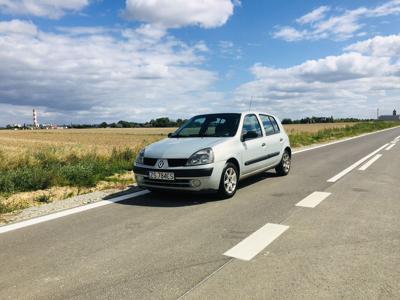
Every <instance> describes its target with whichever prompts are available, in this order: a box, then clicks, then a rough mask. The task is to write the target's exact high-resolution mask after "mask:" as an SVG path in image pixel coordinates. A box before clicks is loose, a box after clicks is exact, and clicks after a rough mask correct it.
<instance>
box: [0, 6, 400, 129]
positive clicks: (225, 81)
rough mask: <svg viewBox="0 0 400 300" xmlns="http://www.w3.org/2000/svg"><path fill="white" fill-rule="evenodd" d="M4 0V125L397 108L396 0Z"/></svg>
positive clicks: (0, 61)
mask: <svg viewBox="0 0 400 300" xmlns="http://www.w3.org/2000/svg"><path fill="white" fill-rule="evenodd" d="M49 3H50V2H49V1H44V0H35V1H34V0H13V1H11V0H0V66H1V67H0V125H4V124H8V123H30V122H31V120H30V119H31V110H32V108H33V107H35V108H37V109H38V110H39V112H40V121H41V122H54V123H70V122H74V123H75V122H81V123H84V122H86V123H91V122H101V121H107V122H112V121H118V120H121V119H123V120H131V121H144V120H149V119H151V118H155V117H160V116H169V117H172V118H178V117H189V116H191V115H193V114H197V113H207V112H215V111H240V110H246V108H247V107H248V103H249V101H250V99H251V98H253V102H254V107H255V108H256V109H258V110H263V111H268V112H271V113H274V114H276V115H278V116H280V117H281V118H284V117H291V118H300V117H305V116H311V115H318V116H319V115H323V116H330V115H333V116H335V117H350V116H354V117H362V118H371V117H374V116H375V115H376V109H377V108H378V107H379V108H380V109H381V111H383V112H386V113H390V112H391V110H393V108H395V107H397V108H398V110H400V59H399V58H400V32H399V29H400V18H399V16H400V1H399V0H386V1H281V0H280V1H267V0H266V1H256V0H254V1H244V0H243V1H238V0H235V1H233V0H232V1H231V0H202V1H200V0H199V1H187V0H176V1H169V0H151V1H150V0H149V1H143V0H126V1H105V0H92V1H90V0H71V1H62V0H55V1H51V4H49Z"/></svg>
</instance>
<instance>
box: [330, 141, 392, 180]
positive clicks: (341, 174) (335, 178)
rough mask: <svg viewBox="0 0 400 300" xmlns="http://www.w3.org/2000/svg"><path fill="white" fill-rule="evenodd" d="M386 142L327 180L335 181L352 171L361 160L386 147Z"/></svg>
mask: <svg viewBox="0 0 400 300" xmlns="http://www.w3.org/2000/svg"><path fill="white" fill-rule="evenodd" d="M387 145H388V144H385V145H383V146H382V147H380V148H378V149H376V150H375V151H374V152H372V153H370V154H368V155H367V156H364V157H363V158H361V159H360V160H359V161H357V162H355V163H354V164H352V165H351V166H350V167H348V168H347V169H344V170H343V171H342V172H340V173H339V174H337V175H335V176H333V177H332V178H330V179H328V182H336V181H338V180H339V179H340V178H342V177H343V176H345V175H347V174H348V173H350V172H351V171H353V170H354V169H355V168H357V167H358V166H359V165H361V164H362V163H363V162H365V161H366V160H368V159H369V158H370V157H372V156H374V155H375V154H377V153H378V152H379V151H381V150H382V149H383V148H386V147H387Z"/></svg>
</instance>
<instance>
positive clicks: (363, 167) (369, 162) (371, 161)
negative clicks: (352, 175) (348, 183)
mask: <svg viewBox="0 0 400 300" xmlns="http://www.w3.org/2000/svg"><path fill="white" fill-rule="evenodd" d="M381 156H382V154H377V155H375V156H374V157H373V158H372V159H370V160H369V161H367V162H366V163H365V164H363V165H362V166H361V167H360V168H359V169H358V170H360V171H365V170H366V169H368V168H369V167H370V166H371V165H372V164H373V163H374V162H376V161H377V160H378V159H380V158H381Z"/></svg>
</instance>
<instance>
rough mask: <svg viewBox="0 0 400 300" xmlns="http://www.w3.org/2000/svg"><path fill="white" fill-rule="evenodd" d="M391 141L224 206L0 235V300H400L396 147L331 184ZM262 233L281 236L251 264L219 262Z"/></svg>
mask: <svg viewBox="0 0 400 300" xmlns="http://www.w3.org/2000/svg"><path fill="white" fill-rule="evenodd" d="M398 136H400V128H396V129H393V130H388V131H384V132H380V133H376V134H372V135H368V136H364V137H360V138H357V139H353V140H349V141H346V142H342V143H338V144H334V145H330V146H327V147H323V148H319V149H314V150H311V151H307V152H302V153H298V154H296V155H294V157H293V168H292V171H291V173H290V175H289V176H287V177H277V176H275V174H274V172H273V171H271V172H268V173H265V174H261V175H259V176H256V177H255V178H251V179H249V180H246V181H244V182H242V183H241V185H240V189H239V190H238V192H237V194H236V196H235V197H234V198H233V199H229V200H224V201H217V200H215V199H214V198H213V197H209V196H194V195H183V196H182V195H165V196H156V195H152V194H147V195H144V196H139V197H135V198H132V199H128V200H126V201H122V202H119V203H115V204H111V205H107V206H104V207H99V208H95V209H91V210H88V211H85V212H81V213H77V214H73V215H70V216H66V217H63V218H58V219H55V220H52V221H48V222H44V223H41V224H37V225H33V226H29V227H26V228H21V229H18V230H14V231H10V232H6V233H2V234H0V299H87V298H91V299H121V298H123V299H177V298H179V297H181V296H183V298H187V299H287V298H291V299H300V298H303V299H315V298H328V299H329V298H331V299H337V298H348V299H349V298H351V299H378V298H381V299H387V298H393V299H399V298H400V251H399V249H400V218H399V216H400V142H397V144H395V145H394V146H393V147H392V148H390V150H386V148H387V147H385V149H382V150H380V151H379V152H377V154H381V155H382V156H381V157H379V158H378V159H377V158H375V159H376V161H375V162H374V163H373V164H371V165H370V166H369V167H368V168H366V169H365V170H364V171H361V170H358V169H359V167H361V166H363V165H364V164H365V163H368V161H370V159H372V158H374V157H375V156H371V157H370V158H369V159H368V160H365V162H363V163H362V164H360V165H359V166H357V167H355V168H354V169H353V170H352V171H351V172H349V173H348V174H347V175H345V176H343V177H342V178H340V179H339V180H337V181H336V182H328V179H330V178H332V177H333V176H335V175H336V174H338V173H340V172H342V171H343V170H345V169H346V168H348V167H349V166H351V165H353V164H354V163H355V162H357V161H359V160H360V159H361V158H363V157H365V156H366V155H368V154H370V153H372V152H374V151H375V150H376V149H378V148H380V147H381V146H383V145H384V144H386V143H390V142H391V141H393V140H394V139H395V138H396V137H398ZM388 146H389V145H388ZM316 191H318V192H325V193H329V194H326V195H329V196H328V197H327V198H326V199H325V200H323V201H322V202H320V203H319V204H318V205H316V206H315V207H314V208H310V207H299V206H296V204H297V203H298V202H300V201H301V200H302V199H304V198H306V197H307V196H309V195H310V194H312V193H314V192H316ZM267 223H272V224H280V225H285V226H288V229H287V230H286V231H285V232H283V233H282V234H281V235H280V236H279V237H277V238H276V239H274V240H273V241H272V242H271V243H270V244H269V245H268V246H267V247H266V248H264V249H262V250H261V251H260V252H259V253H258V254H257V255H256V256H254V257H253V258H252V259H250V260H248V261H245V260H241V259H237V258H233V257H228V256H225V255H223V254H224V253H225V252H226V251H227V250H229V249H231V248H232V247H235V246H236V245H237V244H238V243H240V242H241V241H243V240H244V239H246V238H248V237H249V236H250V235H252V233H254V232H255V231H257V230H258V229H260V228H262V227H263V226H264V225H265V224H267ZM259 238H260V236H259ZM262 239H263V235H261V241H260V240H258V242H261V243H262V242H263V241H262ZM249 247H250V248H251V247H254V245H253V244H249V245H247V248H249ZM247 250H249V249H247ZM247 250H246V251H247ZM250 250H251V249H250Z"/></svg>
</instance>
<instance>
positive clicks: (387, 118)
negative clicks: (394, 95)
mask: <svg viewBox="0 0 400 300" xmlns="http://www.w3.org/2000/svg"><path fill="white" fill-rule="evenodd" d="M378 120H380V121H400V115H398V114H397V111H396V110H393V114H392V115H383V116H379V117H378Z"/></svg>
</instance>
